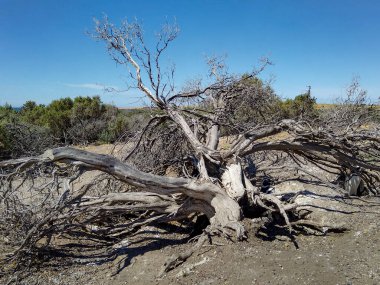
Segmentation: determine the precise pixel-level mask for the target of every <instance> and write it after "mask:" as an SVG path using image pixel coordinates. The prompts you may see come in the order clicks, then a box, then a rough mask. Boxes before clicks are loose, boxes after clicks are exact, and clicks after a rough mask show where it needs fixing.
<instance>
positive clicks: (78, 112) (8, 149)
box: [0, 96, 146, 158]
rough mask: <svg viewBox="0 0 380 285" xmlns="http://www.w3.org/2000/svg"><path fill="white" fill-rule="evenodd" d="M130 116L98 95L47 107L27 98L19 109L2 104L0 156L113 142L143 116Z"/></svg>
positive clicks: (59, 102)
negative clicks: (57, 147) (105, 102)
mask: <svg viewBox="0 0 380 285" xmlns="http://www.w3.org/2000/svg"><path fill="white" fill-rule="evenodd" d="M130 117H131V116H130V115H128V114H127V113H125V112H122V111H120V110H119V109H117V108H116V107H114V106H111V105H106V104H104V103H102V101H101V100H100V98H99V97H98V96H95V97H77V98H75V99H74V100H73V99H71V98H63V99H59V100H54V101H52V102H51V103H50V104H49V105H47V106H45V105H37V104H36V103H35V102H33V101H27V102H26V103H25V104H24V105H23V106H22V107H21V109H20V110H15V109H13V108H12V107H11V106H9V105H6V106H3V107H0V157H2V158H4V157H18V156H22V155H33V154H35V153H41V151H43V150H44V149H46V148H48V147H51V146H55V145H64V144H88V143H94V142H101V143H111V142H114V141H115V140H116V139H117V138H119V137H120V136H121V135H122V134H123V133H124V132H126V131H127V130H128V129H131V128H132V127H133V124H134V123H136V119H137V122H138V121H139V120H140V119H141V118H140V116H138V117H137V118H133V119H132V118H130ZM145 117H146V116H145ZM145 117H144V118H145ZM140 121H141V120H140Z"/></svg>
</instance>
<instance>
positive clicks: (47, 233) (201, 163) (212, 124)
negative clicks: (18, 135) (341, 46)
mask: <svg viewBox="0 0 380 285" xmlns="http://www.w3.org/2000/svg"><path fill="white" fill-rule="evenodd" d="M177 34H178V28H177V27H175V26H165V27H164V29H163V30H162V31H161V33H159V37H158V43H157V45H156V47H155V49H154V52H151V50H150V49H149V48H148V47H147V46H146V45H145V42H144V38H143V34H142V30H141V27H140V26H139V25H138V24H136V23H127V22H124V23H123V25H122V27H120V28H118V27H116V26H114V25H112V24H110V23H109V22H108V20H107V19H104V20H103V21H96V31H95V34H94V37H95V38H96V39H98V40H99V41H101V42H104V43H105V44H106V46H107V49H108V51H109V53H110V55H111V57H112V58H113V59H114V60H115V61H116V62H117V63H118V64H122V65H125V66H126V67H128V70H130V77H131V79H132V83H134V85H133V86H131V87H136V88H138V89H139V90H140V91H141V92H142V93H143V94H144V95H145V97H146V98H147V99H148V100H150V102H151V104H152V105H153V106H154V110H155V113H156V115H155V116H153V117H152V118H151V119H150V120H149V122H148V124H147V126H146V127H144V128H143V131H142V132H141V135H140V136H139V137H138V139H137V140H136V144H135V146H133V147H132V148H131V150H130V153H129V154H128V155H127V156H126V159H127V161H126V162H125V161H121V160H119V159H117V158H115V157H113V156H109V155H101V154H95V153H90V152H88V151H84V150H79V149H75V148H70V147H62V148H55V149H50V150H48V151H46V152H45V153H44V154H42V155H40V156H37V157H29V158H20V159H15V160H8V161H0V167H1V173H2V174H1V175H2V176H1V179H0V181H1V187H2V192H1V198H0V199H1V201H2V203H3V205H5V207H6V209H7V212H6V213H7V215H9V217H15V216H16V214H18V213H16V211H17V209H19V208H20V207H21V206H22V207H24V208H25V207H26V206H25V204H23V203H22V202H21V200H20V197H19V196H20V193H19V192H18V191H20V189H21V188H22V187H21V186H23V187H27V181H33V183H34V181H35V180H36V179H38V178H39V177H40V178H42V177H47V176H48V177H50V178H49V180H47V182H46V183H44V184H41V185H39V186H36V185H37V184H36V185H34V184H32V185H31V186H30V185H29V186H28V187H29V190H30V191H34V192H38V193H39V194H40V195H43V196H44V197H45V198H44V199H42V200H41V201H39V203H40V204H39V205H40V206H39V210H38V211H37V210H36V211H35V212H36V213H37V212H38V213H39V215H40V216H39V217H38V221H35V222H34V221H33V222H32V221H31V223H32V225H30V226H27V227H26V228H27V232H26V233H24V235H22V234H21V231H20V235H19V237H20V238H21V240H22V241H21V242H19V243H18V246H19V248H18V250H17V251H16V252H15V254H14V258H16V259H17V260H25V259H27V256H32V255H33V253H34V252H35V251H36V250H38V249H39V248H41V243H45V244H49V242H50V241H51V240H52V238H53V237H54V236H57V235H61V234H63V233H66V234H70V233H73V232H74V231H76V232H78V231H80V232H81V233H82V234H87V235H91V238H92V240H98V241H99V242H104V243H115V244H116V243H118V242H120V241H121V240H123V239H124V238H126V237H128V235H130V234H133V233H134V232H135V231H136V230H137V229H139V228H141V227H144V226H147V225H152V224H158V223H164V222H169V221H173V220H182V219H185V218H188V217H189V216H191V215H194V214H204V215H206V216H207V218H208V219H209V221H210V225H209V226H208V227H207V229H206V230H205V233H204V236H202V237H201V238H199V242H198V244H197V245H196V246H195V249H197V248H199V247H200V246H202V244H203V243H204V242H205V241H206V236H207V238H211V237H212V235H222V236H224V237H227V238H229V239H233V240H242V239H245V238H246V237H247V233H246V230H245V228H244V226H243V224H242V223H241V221H242V219H243V218H244V215H245V213H244V211H247V210H248V212H254V211H256V210H257V212H258V213H260V212H261V213H264V214H268V213H272V214H278V215H279V217H282V220H283V226H286V227H287V228H288V229H289V231H290V232H291V233H292V232H293V230H294V229H293V228H294V226H298V227H299V226H302V225H309V226H313V227H314V228H317V229H321V228H323V225H317V224H315V223H313V222H308V221H306V220H302V221H298V222H297V221H294V220H292V217H293V216H294V215H291V213H292V214H295V213H296V212H297V204H296V203H295V201H294V200H295V198H294V199H293V200H290V201H282V200H281V199H279V198H278V197H276V196H275V195H272V194H269V193H261V192H260V185H254V182H253V180H251V179H250V178H251V177H252V175H254V173H250V172H249V171H247V170H246V169H245V168H244V163H243V162H244V161H245V158H246V157H248V156H251V157H252V155H256V154H262V153H264V154H265V155H267V154H268V152H271V153H284V154H286V155H287V156H288V158H289V159H292V160H293V161H294V163H295V164H298V166H297V167H298V169H301V170H302V165H301V164H302V163H304V164H305V163H311V164H313V165H315V166H317V167H319V168H321V169H324V170H327V171H329V172H332V173H336V174H339V173H340V172H344V173H347V174H349V173H350V171H352V170H353V169H358V168H359V169H360V170H359V172H358V174H357V175H358V176H360V178H361V179H362V181H363V183H364V185H365V187H367V188H368V189H369V190H370V191H371V192H372V193H374V194H376V195H377V194H378V190H379V188H378V187H379V183H380V146H379V143H380V140H379V137H380V131H379V130H380V128H379V126H378V124H377V125H376V123H374V126H373V127H372V128H371V129H369V130H367V129H365V128H361V126H363V124H366V123H368V121H366V120H365V118H367V117H365V116H364V113H363V114H362V116H361V117H360V118H357V117H353V116H350V114H351V113H350V112H349V109H347V108H346V107H344V108H343V107H342V108H340V109H339V108H338V109H337V112H336V113H334V115H331V116H330V117H326V118H319V119H318V120H314V121H307V120H302V121H301V120H298V121H297V120H279V119H277V118H276V113H270V112H269V111H268V112H267V113H265V112H264V111H265V110H267V109H268V108H269V107H268V106H270V104H271V101H270V100H271V99H270V98H272V97H273V96H272V95H273V94H271V92H270V88H264V87H260V88H259V87H257V85H254V84H247V82H248V81H249V80H255V79H256V78H257V75H258V74H259V72H261V71H262V70H263V69H264V68H265V66H266V65H268V64H269V61H267V60H265V61H264V62H263V64H262V66H261V67H260V68H258V69H257V70H255V71H253V72H251V73H249V74H246V75H244V77H241V76H240V77H236V76H231V75H228V74H227V73H226V72H224V69H223V64H222V63H221V62H220V61H218V60H214V59H211V60H210V61H209V65H210V76H211V78H213V80H214V81H213V82H212V83H210V84H208V85H207V86H203V85H202V84H201V83H200V82H195V83H194V84H193V85H192V86H190V87H189V88H187V89H186V90H184V91H177V90H176V88H175V86H174V83H173V77H172V75H173V73H174V70H169V72H163V71H162V66H161V62H160V59H161V55H162V53H163V52H164V51H165V50H166V49H167V47H168V45H169V44H170V43H171V42H172V41H173V40H174V39H175V38H176V36H177ZM246 101H247V102H246ZM185 103H187V104H185ZM241 104H246V106H249V107H250V108H251V109H253V110H256V109H257V110H259V111H258V112H259V113H258V115H257V116H258V118H260V120H257V121H255V120H254V119H252V120H253V121H252V122H248V123H242V122H238V121H234V120H233V118H232V117H233V112H234V109H235V108H236V107H237V106H240V105H241ZM347 104H348V103H347ZM347 104H346V105H342V106H347ZM350 104H351V103H350ZM348 105H349V104H348ZM349 106H354V107H355V108H356V107H358V106H357V105H353V104H351V105H349ZM362 108H364V107H363V106H362ZM268 110H269V109H268ZM270 110H272V109H270ZM355 110H362V109H360V108H359V109H355ZM271 112H272V111H271ZM273 112H275V111H273ZM337 118H340V121H339V120H338V119H337ZM343 120H345V122H346V127H345V128H342V126H341V121H343ZM337 122H339V124H338V123H337ZM163 126H167V127H170V128H172V129H174V130H175V131H177V132H178V133H180V134H181V136H182V138H183V140H184V142H183V144H184V145H185V144H186V145H187V146H188V147H189V151H188V152H189V153H188V155H187V156H186V157H178V158H177V160H178V161H184V162H183V175H182V174H180V175H179V176H182V177H166V176H161V175H156V174H154V173H149V172H146V171H141V170H139V169H137V168H136V167H134V166H132V164H131V163H130V160H131V157H133V156H134V155H135V154H136V153H137V152H138V151H139V146H141V145H142V144H144V142H147V139H146V138H147V137H148V134H152V133H155V132H159V130H160V128H161V129H162V128H163ZM335 126H336V127H335ZM225 130H228V131H229V132H230V134H231V140H232V141H231V142H230V144H228V145H227V146H221V145H222V142H223V138H222V137H221V134H222V132H223V131H225ZM280 133H281V134H286V135H282V136H281V138H282V139H276V138H274V137H273V136H275V135H278V134H280ZM159 139H160V138H159V135H157V136H156V137H155V138H154V141H156V142H157V141H159ZM161 143H162V145H163V146H165V145H166V144H168V143H169V142H168V141H162V140H161ZM173 151H174V150H173ZM264 157H265V156H264ZM146 159H147V158H146ZM153 159H154V158H153ZM147 161H148V159H147ZM143 163H144V161H143V162H141V161H140V164H143ZM188 164H191V167H188ZM189 169H192V171H190V170H189ZM89 170H97V171H100V172H102V173H106V174H108V176H107V177H108V178H107V179H109V181H113V182H112V183H116V182H117V183H119V184H120V183H121V184H123V185H124V184H125V185H129V186H132V187H133V189H132V190H130V191H126V190H125V189H124V190H123V191H119V192H117V191H114V192H112V191H111V193H100V194H99V193H98V194H93V193H92V192H91V191H92V189H96V188H97V187H99V185H101V183H102V181H104V180H105V178H104V177H103V178H102V179H103V180H102V179H100V178H94V180H93V181H92V182H91V183H89V184H86V185H83V186H81V187H79V188H78V187H77V186H76V183H77V182H78V180H79V178H80V177H81V175H82V174H83V173H84V172H86V171H89ZM278 171H286V167H283V166H282V168H281V169H280V168H278ZM304 172H305V173H307V171H306V170H305V171H304ZM311 176H313V175H311ZM109 177H112V179H110V178H109ZM62 181H63V182H62ZM109 183H111V182H109ZM325 185H328V186H332V185H333V184H332V183H331V182H330V181H326V183H325ZM109 188H111V189H112V187H109ZM91 193H92V194H91ZM33 197H34V196H33ZM53 198H54V199H53ZM31 199H32V198H31ZM52 200H53V201H55V202H54V203H52V202H51V201H52ZM17 207H19V208H17ZM24 208H23V209H24ZM23 211H24V212H22V213H23V214H22V215H20V216H22V217H25V218H24V219H25V220H24V221H23V223H24V224H27V223H26V222H27V220H28V219H29V218H27V217H28V216H27V215H26V213H27V211H26V210H23ZM31 212H33V211H31ZM121 214H124V215H126V214H128V216H126V218H125V219H126V220H123V221H118V220H116V218H115V217H116V216H117V215H121ZM12 215H13V216H12ZM4 217H5V216H4ZM7 218H8V216H7ZM111 218H114V220H111V221H112V222H107V221H108V220H109V219H111ZM192 252H193V250H189V251H188V252H186V253H184V254H182V255H180V256H174V257H171V258H170V260H169V261H168V262H167V263H166V267H164V268H163V269H162V272H161V273H165V272H166V271H167V270H169V269H171V268H173V267H175V266H176V265H177V264H180V263H181V262H183V261H184V260H186V259H187V258H188V257H189V256H190V255H191V254H192Z"/></svg>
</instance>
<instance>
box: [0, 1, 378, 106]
mask: <svg viewBox="0 0 380 285" xmlns="http://www.w3.org/2000/svg"><path fill="white" fill-rule="evenodd" d="M103 13H105V14H107V15H108V16H109V18H110V19H111V21H113V22H115V23H119V22H120V20H122V19H124V18H128V19H133V18H135V17H136V18H138V19H139V20H141V21H142V22H143V23H144V29H145V31H146V37H153V36H154V32H155V31H157V30H158V29H159V26H160V24H162V23H163V22H164V21H165V19H166V18H168V19H169V20H171V19H173V18H174V17H175V18H176V20H177V23H178V25H179V26H180V28H181V33H180V35H179V37H178V39H177V40H176V41H175V42H174V43H173V45H172V46H171V47H170V49H169V50H168V53H167V54H166V56H165V60H166V61H167V62H173V63H175V64H176V70H177V77H176V78H177V84H178V85H181V84H182V83H183V82H185V81H186V80H187V79H191V78H194V77H200V76H202V75H203V74H204V71H205V65H204V58H205V56H207V55H223V54H227V55H228V58H227V63H228V65H229V67H230V68H229V69H230V71H231V72H234V73H239V72H245V71H248V70H251V69H252V67H253V66H254V65H255V64H257V59H258V58H260V57H262V56H268V57H269V58H270V59H271V60H272V61H273V63H274V66H272V67H270V68H269V69H267V71H266V72H265V73H264V74H263V77H265V78H268V77H269V76H271V75H274V76H275V78H276V79H275V82H274V84H273V86H274V88H275V90H276V92H277V93H278V94H279V95H280V96H282V97H293V96H295V95H297V94H299V93H302V92H304V91H305V90H306V89H307V87H306V86H307V85H311V86H312V92H313V95H314V96H316V97H317V98H318V101H319V102H331V101H332V100H333V98H334V97H336V96H339V95H342V94H343V92H344V88H345V87H346V86H347V85H348V83H349V82H350V80H351V78H352V77H353V76H356V75H359V76H360V77H361V83H362V86H363V87H364V88H365V89H367V90H368V92H369V95H370V96H371V97H372V98H373V100H375V99H377V98H378V97H379V95H380V1H378V0H360V1H359V0H344V1H343V0H303V1H300V0H278V1H275V0H261V1H258V0H251V1H249V0H228V1H227V0H226V1H222V0H219V1H217V0H212V1H211V0H203V1H201V0H191V1H190V0H187V1H185V0H183V1H179V0H170V1H153V0H152V1H142V0H140V1H137V0H134V1H127V0H124V1H122V0H119V1H116V0H113V1H110V0H108V1H106V0H103V1H101V0H55V1H53V0H33V1H32V0H0V104H1V105H2V104H4V103H6V102H8V103H10V104H12V105H13V106H20V105H22V103H23V102H25V101H26V100H34V101H37V102H38V103H45V104H46V103H49V102H50V101H51V100H53V99H56V98H60V97H66V96H70V97H75V96H79V95H96V94H99V95H101V97H102V99H103V101H105V102H109V103H114V104H116V105H118V106H128V105H129V104H136V103H135V102H134V101H135V100H134V99H133V98H130V96H131V94H129V96H128V95H127V94H109V93H104V92H103V91H102V90H101V87H100V85H106V86H115V87H118V88H124V86H125V85H124V84H125V77H126V73H125V69H123V68H122V67H120V66H116V65H115V63H114V62H112V60H111V59H110V58H109V56H108V54H107V52H106V50H105V47H104V45H103V44H101V43H98V42H95V41H94V40H93V39H91V38H90V37H89V36H87V35H86V31H89V30H92V28H93V17H98V18H101V17H102V15H103ZM132 97H133V94H132ZM137 104H138V103H137Z"/></svg>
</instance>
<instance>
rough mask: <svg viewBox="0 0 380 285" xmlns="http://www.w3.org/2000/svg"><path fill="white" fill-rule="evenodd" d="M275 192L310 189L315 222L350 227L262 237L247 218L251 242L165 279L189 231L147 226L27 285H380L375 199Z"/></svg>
mask: <svg viewBox="0 0 380 285" xmlns="http://www.w3.org/2000/svg"><path fill="white" fill-rule="evenodd" d="M102 148H103V149H102V150H100V151H99V150H98V151H99V152H101V153H104V152H106V151H109V146H103V147H102ZM310 170H311V171H313V172H314V173H315V174H316V175H324V174H323V173H318V171H319V170H316V169H310ZM89 177H91V175H90V176H89ZM275 191H276V193H288V192H297V191H303V192H302V193H303V194H302V195H300V196H299V197H298V198H297V200H296V202H297V203H298V204H300V205H302V207H304V208H305V209H309V210H312V211H313V213H312V214H311V218H312V219H313V220H316V221H319V222H323V223H325V224H335V225H337V224H339V225H344V226H345V227H348V228H349V230H348V231H346V232H344V233H327V234H326V235H321V234H319V235H316V234H312V233H309V234H302V235H297V236H295V239H293V240H292V239H291V238H290V237H289V234H288V233H287V231H286V230H283V229H275V228H268V229H261V230H260V231H259V232H257V228H255V227H254V223H253V222H252V220H251V219H245V221H244V223H245V225H246V228H247V229H248V235H249V238H248V240H247V241H244V242H239V243H232V242H229V241H226V240H222V239H221V240H217V242H218V243H217V244H214V245H207V246H204V247H203V248H202V250H200V251H199V252H198V253H197V254H194V255H193V256H192V257H190V258H189V259H188V260H187V261H186V262H185V263H184V264H183V265H181V266H179V267H178V268H176V269H174V270H172V271H170V272H169V273H167V274H166V275H165V276H163V277H161V278H157V275H158V273H159V272H160V269H161V266H162V265H163V264H164V262H165V260H166V258H168V257H169V256H171V255H172V254H175V253H180V252H183V251H184V250H186V249H188V248H189V246H191V244H189V243H188V242H187V237H188V234H189V233H188V232H184V231H183V230H181V229H180V228H179V227H176V225H173V226H172V227H170V228H160V229H158V228H153V227H147V228H145V229H144V230H143V231H141V232H140V233H139V234H137V235H136V236H135V237H133V238H131V239H129V240H127V241H125V242H124V243H121V244H119V245H117V246H116V247H114V248H111V249H108V253H105V252H104V251H102V250H100V249H98V248H94V247H92V246H91V244H88V245H86V244H82V247H80V248H78V249H77V250H76V252H74V253H72V254H71V256H69V257H59V256H58V257H57V258H56V259H55V260H54V262H51V263H49V264H47V265H45V266H44V267H42V268H41V269H40V271H38V272H37V273H35V274H32V275H31V276H29V277H28V278H26V279H25V280H23V281H22V284H57V285H59V284H62V285H63V284H65V285H68V284H81V285H90V284H93V285H100V284H105V285H122V284H203V285H206V284H380V235H379V233H380V199H379V198H378V197H372V198H365V199H366V200H367V201H369V202H364V201H362V200H359V199H344V198H342V196H341V195H339V194H338V193H337V192H335V191H334V190H331V189H328V188H326V187H321V186H317V185H314V184H310V183H308V184H303V183H301V182H298V181H292V180H291V181H285V182H283V183H281V184H279V185H277V186H276V190H275ZM109 252H112V253H109ZM67 260H70V262H67ZM58 265H59V266H58ZM2 281H4V280H0V283H1V282H2ZM4 282H5V281H4ZM4 284H5V283H4Z"/></svg>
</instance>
